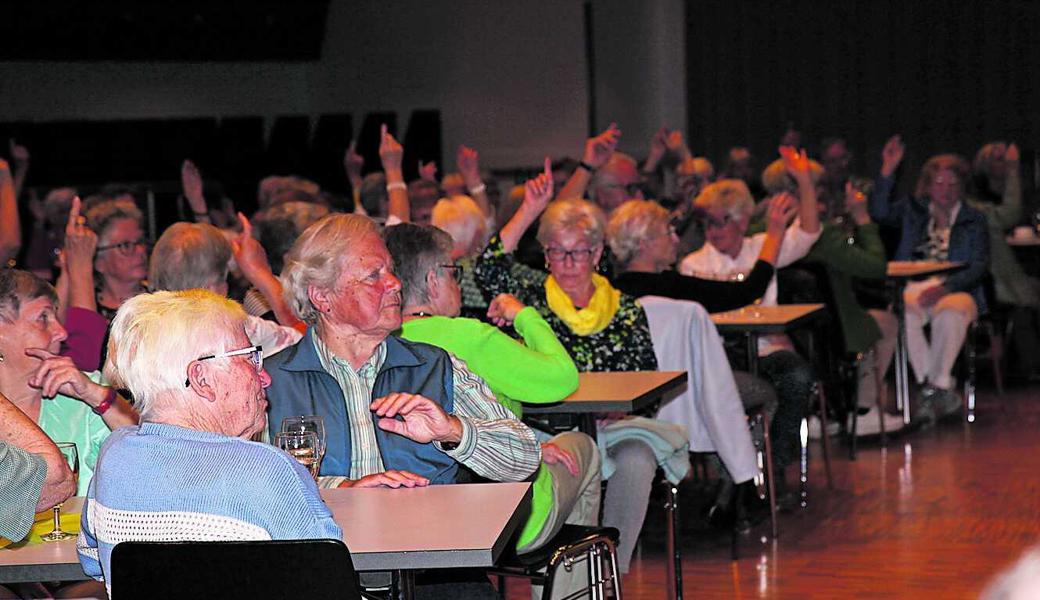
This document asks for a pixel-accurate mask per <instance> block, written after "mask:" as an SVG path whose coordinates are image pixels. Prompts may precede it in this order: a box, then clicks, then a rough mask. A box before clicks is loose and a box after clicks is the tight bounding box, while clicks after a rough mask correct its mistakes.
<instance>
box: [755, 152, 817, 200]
mask: <svg viewBox="0 0 1040 600" xmlns="http://www.w3.org/2000/svg"><path fill="white" fill-rule="evenodd" d="M821 176H823V165H821V164H820V163H818V162H816V161H815V160H811V159H810V160H809V177H810V178H811V179H812V182H813V185H815V184H816V182H817V181H819V180H820V177H821ZM762 187H764V188H766V191H768V192H769V193H770V194H779V193H780V192H794V191H795V190H797V189H798V183H797V182H796V181H795V180H794V177H791V174H790V173H788V172H787V167H785V166H784V159H782V158H778V159H776V160H774V161H773V162H771V163H769V166H768V167H766V168H765V170H764V171H762Z"/></svg>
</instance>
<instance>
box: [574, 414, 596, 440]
mask: <svg viewBox="0 0 1040 600" xmlns="http://www.w3.org/2000/svg"><path fill="white" fill-rule="evenodd" d="M578 431H580V432H582V433H584V434H585V435H587V436H589V437H590V438H592V439H593V441H595V440H596V415H595V414H594V413H584V414H582V415H580V416H579V417H578Z"/></svg>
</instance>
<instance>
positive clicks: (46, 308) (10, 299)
mask: <svg viewBox="0 0 1040 600" xmlns="http://www.w3.org/2000/svg"><path fill="white" fill-rule="evenodd" d="M56 303H57V296H56V295H55V292H54V288H52V287H51V285H50V284H49V283H47V282H46V281H43V280H42V279H40V278H39V277H37V276H35V275H33V274H31V273H28V272H26V271H18V270H14V269H4V270H0V394H3V395H4V396H6V397H7V398H8V399H9V400H10V401H11V403H12V404H14V405H15V406H16V407H18V408H19V409H21V411H22V412H23V413H25V415H26V416H28V417H29V419H30V420H32V421H33V422H34V423H36V424H37V425H39V427H40V429H42V430H43V431H44V433H46V434H47V435H48V437H50V438H51V439H52V440H54V441H56V442H73V443H75V444H76V447H77V449H78V450H79V456H80V471H79V475H80V477H79V489H78V493H79V494H83V493H84V492H86V490H87V485H88V484H89V483H90V478H91V476H92V475H93V472H94V465H95V463H96V462H97V458H98V452H99V450H100V448H101V444H102V442H104V441H105V439H106V438H107V437H108V435H109V433H110V432H111V431H112V430H114V429H116V428H118V427H123V426H126V425H133V424H135V423H137V413H136V412H135V411H134V409H133V408H132V407H131V406H130V405H129V403H127V402H126V400H124V399H123V398H121V397H120V396H119V395H118V394H117V393H116V390H115V389H114V388H113V387H107V386H104V385H101V384H99V383H98V382H99V381H100V374H99V373H92V374H89V375H88V374H85V373H83V372H82V371H80V370H79V369H77V368H76V366H75V365H74V364H73V362H72V359H70V358H67V357H63V356H58V350H59V349H60V347H61V342H62V341H63V340H64V339H65V337H66V333H65V328H64V327H62V325H61V323H59V322H58V318H57V316H56V310H57V308H56V306H55V305H56Z"/></svg>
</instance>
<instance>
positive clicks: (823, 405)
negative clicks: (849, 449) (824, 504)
mask: <svg viewBox="0 0 1040 600" xmlns="http://www.w3.org/2000/svg"><path fill="white" fill-rule="evenodd" d="M816 389H817V391H818V393H819V395H820V415H821V416H820V425H822V426H823V436H822V439H823V468H824V471H825V472H826V474H827V489H829V490H832V489H834V480H833V478H832V477H831V441H830V436H829V435H827V392H826V390H824V389H823V384H822V383H820V382H817V383H816Z"/></svg>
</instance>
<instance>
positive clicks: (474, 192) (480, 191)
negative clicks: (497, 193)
mask: <svg viewBox="0 0 1040 600" xmlns="http://www.w3.org/2000/svg"><path fill="white" fill-rule="evenodd" d="M486 191H487V185H485V184H483V183H481V184H480V185H478V186H475V187H471V188H469V193H470V194H471V195H473V196H476V195H477V194H483V193H484V192H486Z"/></svg>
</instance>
